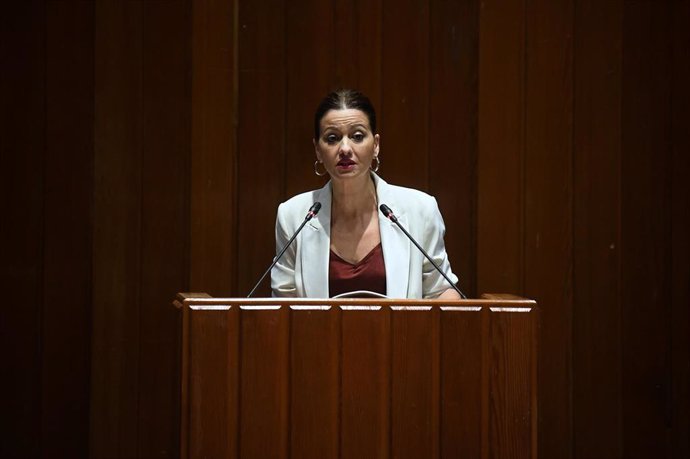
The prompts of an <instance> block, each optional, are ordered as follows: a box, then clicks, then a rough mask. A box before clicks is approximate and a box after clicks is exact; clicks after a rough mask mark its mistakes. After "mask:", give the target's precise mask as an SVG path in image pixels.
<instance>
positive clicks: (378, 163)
mask: <svg viewBox="0 0 690 459" xmlns="http://www.w3.org/2000/svg"><path fill="white" fill-rule="evenodd" d="M374 159H375V160H376V167H371V166H369V169H371V170H372V171H374V172H378V170H379V166H381V160H380V159H379V157H378V155H376V156H374ZM371 162H372V163H373V162H374V160H373V159H372V160H371Z"/></svg>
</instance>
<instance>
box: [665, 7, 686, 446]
mask: <svg viewBox="0 0 690 459" xmlns="http://www.w3.org/2000/svg"><path fill="white" fill-rule="evenodd" d="M672 16H673V32H674V35H673V59H672V66H673V67H672V71H673V74H672V85H673V86H672V94H673V100H672V102H671V104H672V113H671V116H672V120H671V136H672V144H673V156H672V166H671V171H672V173H671V177H670V179H671V183H672V189H671V197H672V209H671V215H672V217H671V218H672V222H671V224H672V229H671V232H672V235H671V244H672V249H671V253H672V255H671V257H672V265H671V270H672V279H671V285H672V286H671V289H672V294H671V304H672V310H671V317H670V318H669V320H670V322H671V324H672V325H671V326H672V329H671V335H672V340H671V343H670V346H671V355H672V361H671V367H672V373H671V378H672V387H671V390H670V393H669V394H668V396H667V403H668V404H670V405H671V406H670V407H669V408H668V410H669V412H670V415H671V419H672V421H671V422H672V424H671V429H672V432H671V451H672V455H675V457H690V308H688V304H690V282H688V279H690V242H689V241H688V237H687V235H688V234H690V180H688V179H687V178H688V177H690V156H688V151H690V141H689V140H688V135H687V133H688V132H690V86H689V85H688V81H690V60H688V59H687V50H688V49H690V29H689V28H688V27H687V23H688V20H690V2H674V3H673V10H672Z"/></svg>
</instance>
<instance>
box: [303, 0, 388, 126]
mask: <svg viewBox="0 0 690 459" xmlns="http://www.w3.org/2000/svg"><path fill="white" fill-rule="evenodd" d="M382 15H383V0H336V1H335V5H334V26H333V27H334V30H335V31H336V33H335V34H334V43H335V44H334V46H335V50H336V51H335V53H334V56H335V58H334V66H335V74H334V75H333V82H332V85H333V87H346V88H354V89H358V90H360V91H362V92H363V93H364V94H366V95H367V96H368V97H369V99H370V100H371V102H372V103H373V104H374V107H375V108H376V110H377V116H378V115H380V110H381V90H382V88H381V84H382V79H381V73H382V71H383V68H382V67H383V66H382V60H381V59H380V56H381V49H382V46H383V43H382V41H383V29H382V28H383V20H382ZM351 31H354V33H351ZM314 108H316V107H314Z"/></svg>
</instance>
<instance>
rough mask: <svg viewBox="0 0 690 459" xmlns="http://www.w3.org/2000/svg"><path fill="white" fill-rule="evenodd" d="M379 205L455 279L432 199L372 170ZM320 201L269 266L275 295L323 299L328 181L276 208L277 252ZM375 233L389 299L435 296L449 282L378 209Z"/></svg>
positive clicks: (328, 221) (327, 243) (325, 294)
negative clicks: (378, 237)
mask: <svg viewBox="0 0 690 459" xmlns="http://www.w3.org/2000/svg"><path fill="white" fill-rule="evenodd" d="M372 176H373V178H374V182H375V185H376V194H377V196H378V202H379V204H386V205H388V207H390V208H391V209H392V210H393V212H394V213H395V215H396V216H397V217H398V221H399V222H400V224H401V225H403V227H404V228H405V229H407V231H408V232H409V233H410V234H411V235H412V236H413V237H414V238H415V239H416V240H417V242H418V243H419V245H421V246H422V247H423V248H424V249H425V250H426V251H427V253H429V255H430V256H431V258H433V260H434V262H436V264H437V265H438V266H439V267H440V268H441V269H442V270H443V271H444V272H445V273H446V275H448V277H449V278H450V279H451V280H452V281H453V282H454V283H457V281H458V278H457V277H456V276H455V274H453V273H452V271H451V269H450V263H449V261H448V255H447V254H446V248H445V244H444V242H443V235H444V233H445V225H444V223H443V218H442V217H441V212H440V211H439V210H438V205H437V203H436V199H434V198H433V197H432V196H429V195H428V194H426V193H423V192H421V191H418V190H413V189H411V188H404V187H400V186H395V185H389V184H388V183H386V182H385V181H384V180H383V179H381V178H380V177H378V176H377V175H376V174H373V173H372ZM317 201H318V202H320V203H321V211H320V212H319V213H318V215H317V216H316V217H315V218H313V219H311V220H310V221H309V222H308V223H307V224H306V226H305V227H304V228H303V229H302V232H301V233H300V234H299V235H298V236H297V238H296V239H295V241H294V242H293V243H292V245H291V246H290V248H288V250H287V251H286V252H285V254H284V255H283V257H282V258H281V259H280V261H279V262H278V263H277V264H276V265H275V267H274V268H273V269H272V270H271V288H272V289H273V296H274V297H308V298H328V296H329V295H328V264H329V258H330V247H331V239H330V231H331V182H330V181H329V182H328V183H327V184H326V185H325V186H324V187H323V188H321V189H319V190H313V191H308V192H306V193H302V194H299V195H297V196H295V197H293V198H291V199H289V200H288V201H286V202H284V203H282V204H281V205H280V206H279V207H278V216H277V219H276V254H277V253H278V252H279V251H280V250H281V249H282V248H283V247H284V246H285V244H287V242H288V240H289V239H290V237H291V236H292V235H293V233H294V232H295V231H296V230H297V228H298V227H299V225H300V224H302V222H303V221H304V217H305V216H306V214H307V211H308V210H309V208H310V207H311V206H312V204H314V203H315V202H317ZM379 231H380V233H381V246H382V249H383V260H384V264H385V267H386V289H387V292H386V295H387V296H388V297H390V298H434V297H437V296H438V295H440V294H441V293H443V292H444V291H445V290H447V289H448V288H451V287H450V285H448V282H447V281H446V280H445V279H444V278H443V276H441V274H439V273H438V272H437V271H436V269H435V268H434V267H433V265H432V264H431V263H429V260H427V259H426V257H424V255H423V254H422V253H421V252H420V251H419V250H418V249H417V248H416V247H415V246H414V245H413V244H412V242H410V240H409V239H408V238H407V236H405V234H404V233H403V232H402V231H401V230H400V228H398V227H397V226H396V225H395V224H394V223H393V222H391V221H390V220H388V219H387V218H386V217H384V216H383V214H382V213H381V212H380V211H379Z"/></svg>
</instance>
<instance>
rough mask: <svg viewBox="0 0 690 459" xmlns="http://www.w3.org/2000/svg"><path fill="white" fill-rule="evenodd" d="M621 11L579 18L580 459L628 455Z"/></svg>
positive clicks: (575, 390) (605, 9)
mask: <svg viewBox="0 0 690 459" xmlns="http://www.w3.org/2000/svg"><path fill="white" fill-rule="evenodd" d="M622 11H623V2H622V1H617V2H605V3H602V2H589V1H580V2H578V5H577V8H576V16H575V31H574V66H573V67H574V68H573V70H574V75H573V78H574V86H575V88H574V90H575V94H574V98H575V106H574V112H573V116H574V120H573V121H574V123H573V124H574V125H573V129H574V137H573V148H574V158H573V168H574V170H573V177H574V182H573V223H574V226H573V231H574V232H573V247H574V251H573V283H574V288H573V292H574V293H573V310H574V312H573V316H572V317H573V343H572V346H573V382H572V394H573V456H574V457H610V458H618V457H621V455H622V449H621V447H622V440H623V431H622V421H623V420H622V419H621V403H622V399H621V391H620V389H621V382H622V380H623V379H622V378H623V375H622V372H621V356H622V351H623V349H622V343H621V304H620V301H619V293H620V283H619V270H620V250H621V241H620V210H621V209H620V202H621V192H620V186H621V173H620V172H621V171H620V161H621V138H622V136H621V98H622V95H621V85H620V83H621V80H622V75H621V61H622V54H621V51H622V37H623V33H622V27H623V21H622ZM594 343H596V344H595V345H594Z"/></svg>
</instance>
